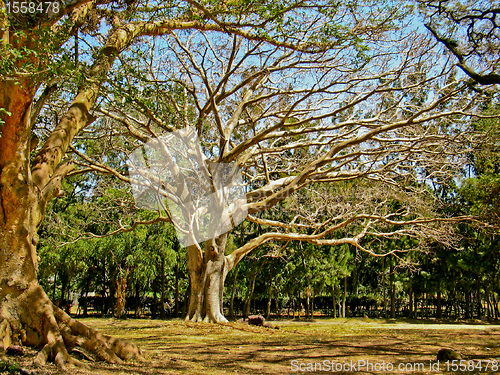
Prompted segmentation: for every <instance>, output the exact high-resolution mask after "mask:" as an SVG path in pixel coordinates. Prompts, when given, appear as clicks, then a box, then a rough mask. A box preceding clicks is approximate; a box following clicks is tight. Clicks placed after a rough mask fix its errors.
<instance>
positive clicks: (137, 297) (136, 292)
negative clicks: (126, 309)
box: [134, 280, 141, 318]
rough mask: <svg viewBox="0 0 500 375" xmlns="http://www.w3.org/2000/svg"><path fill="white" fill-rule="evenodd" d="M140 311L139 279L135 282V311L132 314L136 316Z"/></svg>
mask: <svg viewBox="0 0 500 375" xmlns="http://www.w3.org/2000/svg"><path fill="white" fill-rule="evenodd" d="M140 311H141V286H140V284H139V281H138V280H137V281H136V282H135V313H134V316H135V317H136V318H138V317H139V315H140Z"/></svg>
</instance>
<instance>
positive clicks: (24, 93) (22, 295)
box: [0, 80, 140, 368]
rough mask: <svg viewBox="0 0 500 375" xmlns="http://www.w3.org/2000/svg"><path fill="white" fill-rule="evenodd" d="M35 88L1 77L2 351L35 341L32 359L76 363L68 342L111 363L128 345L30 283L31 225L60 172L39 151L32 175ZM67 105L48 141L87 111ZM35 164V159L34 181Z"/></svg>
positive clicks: (33, 265) (130, 352)
mask: <svg viewBox="0 0 500 375" xmlns="http://www.w3.org/2000/svg"><path fill="white" fill-rule="evenodd" d="M36 89H37V87H33V86H32V84H31V82H29V81H23V82H19V81H14V80H12V81H8V80H7V81H6V80H4V81H3V82H2V84H1V85H0V108H4V109H5V110H6V111H8V112H9V113H10V115H7V114H5V113H3V112H0V119H1V120H2V122H3V124H2V125H1V126H0V132H1V137H0V342H1V343H2V347H3V349H4V350H6V349H7V348H8V347H9V346H11V345H31V346H37V347H40V348H42V349H41V350H40V352H39V353H38V355H37V357H36V359H35V361H36V363H38V364H39V365H43V364H45V363H46V362H47V361H48V360H52V361H54V362H55V363H56V364H57V365H58V366H60V367H61V368H66V367H67V366H68V365H82V363H81V362H80V361H78V360H76V359H74V358H72V357H71V356H70V354H69V352H70V351H71V350H72V348H74V347H76V346H82V347H84V348H85V349H87V350H89V351H92V352H93V353H94V354H96V356H97V357H98V358H99V359H103V360H106V361H109V362H114V363H120V362H121V359H127V358H132V357H140V351H139V350H138V349H137V348H136V347H135V346H133V345H128V346H127V345H126V344H125V343H124V342H122V341H120V340H116V339H112V338H110V337H108V336H104V335H100V334H98V333H97V332H96V331H95V330H93V329H90V328H88V327H86V326H85V325H83V324H81V323H79V322H77V321H75V320H74V319H72V318H71V317H70V316H69V315H67V314H66V313H65V312H64V311H62V310H61V309H60V308H58V307H57V306H55V305H54V304H53V303H52V302H51V301H50V299H49V297H48V296H47V294H46V293H45V292H44V290H43V289H42V287H41V286H40V285H39V283H38V280H37V270H38V256H37V254H36V245H37V242H38V235H37V228H38V226H39V224H40V223H41V221H42V219H43V215H44V213H45V206H46V204H47V202H48V201H49V200H50V199H52V198H53V197H55V196H57V194H58V193H59V184H60V179H62V177H61V176H63V175H64V174H65V173H64V171H62V169H64V167H63V166H62V165H59V160H60V159H57V157H54V158H53V159H51V160H52V161H47V160H45V159H44V160H41V159H43V157H41V158H40V159H39V160H38V164H36V163H34V164H35V167H34V170H33V175H32V171H31V168H30V150H31V148H30V145H31V121H30V117H31V113H30V108H31V104H32V100H33V97H34V94H35V91H36ZM75 105H76V104H73V105H72V106H71V108H70V110H69V112H68V114H67V115H66V116H65V117H64V119H63V121H62V122H61V123H60V124H59V125H58V126H57V127H56V130H55V131H54V132H53V134H56V136H55V138H52V140H51V141H50V142H49V141H47V143H49V144H50V145H49V146H53V147H55V148H58V147H60V148H64V145H63V146H61V142H62V143H64V140H61V134H66V133H64V132H65V129H66V128H65V127H68V128H69V127H71V125H72V124H74V123H76V122H78V121H81V120H82V116H83V121H87V117H86V115H87V114H86V113H83V112H82V111H81V107H78V106H75ZM66 130H68V131H69V129H66ZM52 141H53V142H54V143H51V142H52ZM57 142H59V143H57ZM47 143H46V145H47ZM41 154H42V153H41ZM39 155H40V154H39ZM44 155H45V154H44ZM45 162H47V163H49V164H50V163H54V162H55V163H56V165H55V166H54V169H56V168H57V169H56V171H52V172H53V173H49V172H48V171H47V168H45V167H46V163H45ZM42 164H43V165H42ZM63 164H64V163H63ZM37 165H38V166H40V165H42V166H41V167H40V169H39V170H38V172H37V178H36V181H35V168H36V166H37ZM58 165H59V167H58ZM44 166H45V167H44ZM60 167H61V168H62V169H60ZM49 171H50V168H49ZM57 171H59V172H57ZM59 173H60V174H59ZM66 173H67V172H66Z"/></svg>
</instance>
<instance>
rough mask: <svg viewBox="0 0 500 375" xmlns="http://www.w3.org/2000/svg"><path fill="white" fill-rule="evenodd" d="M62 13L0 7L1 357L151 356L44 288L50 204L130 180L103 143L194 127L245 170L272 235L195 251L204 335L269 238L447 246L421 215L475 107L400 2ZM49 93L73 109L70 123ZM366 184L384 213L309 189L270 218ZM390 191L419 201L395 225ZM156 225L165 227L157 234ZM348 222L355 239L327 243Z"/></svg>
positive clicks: (197, 306) (256, 214)
mask: <svg viewBox="0 0 500 375" xmlns="http://www.w3.org/2000/svg"><path fill="white" fill-rule="evenodd" d="M44 4H45V5H47V4H53V3H44ZM54 4H56V5H59V6H54V7H53V8H52V9H45V8H44V9H43V12H38V10H37V12H35V13H29V12H22V11H21V10H19V11H16V10H15V9H14V8H13V7H12V4H11V3H7V2H1V3H0V7H1V13H0V32H1V37H0V39H1V41H2V43H1V45H0V48H1V54H0V55H1V56H2V57H1V66H0V69H1V72H2V76H1V80H2V84H1V87H0V90H1V91H0V108H1V110H0V116H1V117H0V120H1V125H0V126H1V128H0V131H1V133H0V135H1V137H0V207H1V210H0V301H1V302H0V304H1V305H0V337H1V339H2V341H3V346H4V348H5V347H7V346H9V345H11V344H16V343H22V344H26V345H36V346H40V347H42V350H41V351H40V353H39V354H38V356H37V361H38V362H39V363H41V364H43V363H45V362H46V361H47V360H53V361H55V362H56V363H57V364H58V365H59V366H61V367H65V366H66V365H68V364H79V362H78V361H76V360H75V359H73V358H72V357H71V356H70V355H69V351H70V350H71V349H72V348H73V347H75V346H82V347H84V348H86V349H87V350H90V351H92V352H95V353H96V354H97V355H98V357H99V358H101V359H103V360H107V361H111V362H120V361H121V359H127V358H137V357H140V352H139V350H138V349H137V348H136V347H134V346H132V345H129V344H126V343H124V342H122V341H120V340H115V339H113V338H110V337H106V336H103V335H101V334H99V333H98V332H95V331H93V330H91V329H89V328H87V327H85V326H84V325H82V324H81V323H79V322H77V321H75V320H73V319H72V318H71V317H69V316H68V315H66V314H65V313H64V312H63V311H62V310H60V309H59V308H58V307H56V306H55V305H54V304H52V303H51V301H50V300H49V298H48V296H47V295H46V293H45V292H44V291H43V289H42V288H41V287H40V285H39V283H38V281H37V263H38V260H37V254H36V246H37V242H38V236H37V229H38V228H39V226H40V224H41V222H42V221H43V217H44V214H45V209H46V207H47V204H48V202H49V201H50V200H52V199H54V198H56V197H57V196H59V195H61V194H63V192H62V191H61V181H62V180H63V179H64V178H65V177H66V176H69V175H72V174H79V173H84V172H88V171H98V172H101V173H102V172H104V173H111V174H113V175H115V176H116V177H118V178H120V179H122V180H123V181H130V179H129V177H128V176H127V175H126V174H124V173H121V172H123V171H122V170H120V169H119V168H113V167H112V166H109V165H107V164H106V161H107V160H109V158H106V157H105V155H103V156H102V157H99V155H98V154H94V155H87V152H89V148H88V147H85V144H84V143H82V141H81V140H82V137H89V138H92V137H95V136H98V135H100V134H99V133H98V132H99V131H101V132H102V131H108V134H107V135H110V136H112V137H109V139H112V141H110V142H111V143H112V146H116V147H115V148H112V150H114V151H116V150H119V151H120V152H119V153H118V154H123V155H128V154H129V153H130V152H132V150H133V149H134V147H135V145H138V144H139V143H140V142H146V141H148V140H149V139H152V138H157V137H159V136H160V135H162V133H163V132H165V131H172V130H174V129H177V128H184V127H186V126H188V125H189V126H192V127H193V128H194V129H195V130H196V132H197V135H198V137H199V139H200V141H201V145H202V147H203V150H204V153H205V155H206V157H207V158H208V159H209V160H210V161H213V162H218V163H231V162H233V163H236V164H237V165H238V166H239V168H241V170H242V171H243V176H244V178H245V183H246V189H247V193H246V198H247V201H248V203H247V204H246V205H245V209H246V210H247V211H248V213H249V215H248V217H247V218H248V219H249V220H251V221H253V222H255V223H257V224H259V225H262V226H264V227H267V228H272V230H269V231H266V232H265V233H263V234H261V235H259V236H257V237H255V238H253V239H252V240H250V241H249V242H248V243H247V244H245V245H244V246H242V247H240V248H239V249H236V250H235V251H233V252H232V253H231V254H228V255H226V254H225V246H226V241H227V233H225V234H222V235H220V236H218V237H217V238H215V239H211V240H209V241H206V242H205V244H204V247H203V248H201V247H200V245H198V244H194V245H191V246H189V247H188V257H189V261H188V266H189V273H190V277H191V299H190V305H189V312H188V316H187V319H190V320H193V321H198V320H205V321H213V322H222V321H225V318H224V316H223V315H222V311H221V305H222V288H223V284H224V279H225V277H226V275H227V272H229V270H231V269H232V268H233V267H234V265H235V264H237V263H238V262H239V261H240V260H241V259H242V258H243V257H244V256H245V255H247V254H248V253H249V252H251V251H252V250H253V249H255V248H256V247H257V246H259V245H261V244H263V243H266V242H269V241H271V240H278V241H289V240H301V241H308V242H310V243H312V244H323V245H338V244H343V243H349V244H352V245H354V246H356V247H358V248H360V249H362V250H366V251H368V252H371V253H374V252H373V251H372V250H370V249H369V248H366V247H363V246H362V239H363V237H365V236H366V235H368V234H369V235H371V236H375V237H385V236H389V235H400V234H402V233H403V232H404V233H406V234H410V235H416V233H417V232H418V231H419V228H424V229H425V230H427V231H430V233H438V230H437V228H435V225H436V223H438V222H439V221H440V220H439V219H436V218H435V217H433V216H432V209H431V207H430V206H427V205H422V204H420V203H421V202H422V201H421V200H419V198H418V197H419V194H418V193H419V190H422V191H425V190H426V189H425V185H422V184H421V183H419V182H420V181H421V180H422V178H423V177H424V176H427V177H431V178H440V176H442V175H443V174H448V173H451V171H452V168H451V165H452V164H453V161H456V160H455V159H454V155H456V154H457V147H459V146H460V145H461V144H462V142H461V136H462V135H463V132H462V129H461V128H460V126H461V125H463V124H464V123H465V122H466V121H467V120H466V119H467V118H468V116H469V115H470V114H472V113H474V108H475V105H476V103H477V101H478V100H480V98H479V97H478V95H479V94H478V93H469V92H467V91H466V86H465V85H464V84H463V83H462V82H460V80H458V79H455V78H454V77H453V75H452V74H451V72H450V65H449V63H448V62H447V61H443V60H442V59H441V57H440V56H436V55H435V54H434V53H433V45H432V42H431V41H429V40H427V39H426V38H425V37H423V36H421V35H418V34H417V33H415V32H411V31H406V29H405V27H404V24H403V21H404V15H403V14H401V13H400V12H399V11H397V10H396V9H395V8H391V6H390V4H386V3H385V2H379V1H372V2H368V3H367V2H363V4H357V3H356V2H354V3H349V4H340V3H339V4H332V3H330V2H328V1H324V2H323V1H314V2H306V3H304V2H270V3H260V2H253V3H247V2H239V1H236V2H222V1H210V2H204V3H201V2H196V1H191V0H188V1H186V2H182V3H180V4H179V3H175V4H174V3H172V4H171V3H170V2H167V3H165V4H162V6H161V7H160V8H156V7H154V6H151V4H148V3H143V2H140V1H138V2H118V1H101V0H97V1H84V0H83V1H78V0H77V1H73V2H70V3H68V4H67V5H65V6H63V5H62V4H59V3H54ZM45 5H44V6H45ZM51 6H52V5H51ZM399 8H400V9H404V8H403V7H399ZM101 32H105V34H106V35H105V36H103V35H101V34H100V33H101ZM58 90H59V91H58ZM56 94H59V98H66V100H67V101H68V102H69V104H63V106H62V107H63V111H62V113H60V114H58V110H57V108H56V106H55V104H54V103H53V102H52V101H51V98H53V97H54V96H55V95H56ZM69 97H71V98H73V99H69ZM51 113H53V114H54V115H51ZM100 115H102V116H103V117H102V120H101V118H99V116H100ZM96 118H99V120H97V121H96ZM119 126H121V127H122V128H121V129H120V128H119ZM122 130H126V132H127V137H129V138H126V141H123V137H124V136H123V132H122ZM37 135H38V136H39V138H41V139H42V142H41V147H40V148H37V138H38V137H37ZM116 135H119V136H121V138H120V137H115V136H116ZM116 139H120V140H119V141H116V142H118V143H113V142H115V140H116ZM136 140H137V143H134V142H136ZM133 146H134V147H133ZM109 150H110V149H108V151H106V152H109ZM31 151H36V156H34V157H32V156H31V154H30V152H31ZM94 151H95V150H94ZM106 152H104V154H106ZM450 161H451V162H452V163H451V164H450ZM209 176H210V174H209ZM360 177H363V178H365V179H367V180H370V181H373V182H374V183H377V184H381V186H392V187H393V190H392V192H391V193H387V192H385V193H384V192H381V194H380V196H378V197H377V198H370V197H365V196H363V195H362V192H361V194H360V196H359V198H360V199H359V200H358V201H357V203H355V204H352V203H345V202H343V201H342V200H340V198H336V196H335V195H325V196H322V195H320V194H317V193H316V192H315V190H314V189H312V190H311V197H310V199H314V204H310V205H309V204H307V205H306V206H305V207H302V206H301V205H300V204H301V203H300V202H299V203H298V204H297V206H296V216H295V217H294V219H293V220H291V221H289V222H282V221H277V220H273V219H270V218H268V217H266V216H265V215H263V214H261V213H263V212H265V211H269V210H272V208H273V207H275V206H276V205H277V204H278V203H280V202H284V201H285V199H286V198H287V197H292V196H294V194H298V192H299V191H301V190H304V189H310V188H312V187H313V186H315V184H321V183H330V184H335V183H338V182H340V181H346V180H347V181H348V180H352V179H357V178H360ZM415 181H416V182H415ZM167 188H168V187H167ZM167 190H168V189H167ZM384 191H385V190H384ZM390 194H396V195H398V194H407V196H408V197H409V198H408V199H406V202H407V203H406V204H405V205H403V206H401V208H400V209H399V210H398V211H396V213H394V212H392V211H391V212H390V211H387V210H385V208H384V207H385V205H384V203H385V202H386V201H387V199H390V197H389V195H390ZM339 197H340V196H339ZM307 208H311V210H307ZM414 208H419V211H415V210H414ZM304 209H305V210H304ZM160 220H165V221H169V220H170V217H169V216H168V213H165V212H164V211H161V210H160V212H159V216H158V218H156V219H154V220H152V221H155V222H156V221H160ZM137 224H138V223H137V222H136V223H135V224H134V225H132V227H134V226H136V225H137ZM354 224H356V225H355V228H357V232H355V233H354V234H353V235H352V236H350V237H345V238H340V239H339V238H332V237H331V236H330V235H331V234H332V233H333V232H335V231H336V230H338V229H341V228H345V227H347V226H353V225H354ZM401 225H406V227H405V229H394V227H395V226H396V227H398V226H401ZM296 228H299V229H304V230H307V233H299V232H298V231H296ZM129 229H131V228H125V227H123V226H121V227H120V228H118V229H117V231H122V230H129Z"/></svg>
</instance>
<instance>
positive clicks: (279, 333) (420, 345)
mask: <svg viewBox="0 0 500 375" xmlns="http://www.w3.org/2000/svg"><path fill="white" fill-rule="evenodd" d="M82 322H83V323H84V324H87V325H89V326H92V327H93V328H96V329H98V330H100V331H102V332H103V333H106V334H110V335H113V336H116V337H119V338H122V339H126V340H129V341H131V342H133V343H135V344H137V345H139V346H140V347H141V348H142V349H143V350H146V352H147V358H148V360H147V362H145V363H127V364H125V365H110V364H105V363H100V362H97V363H90V362H89V364H90V369H91V370H90V371H87V370H77V369H75V370H74V371H73V372H72V373H74V374H82V375H89V374H92V375H104V374H106V375H119V374H127V375H128V374H137V375H140V374H214V375H215V374H217V375H218V374H289V373H297V372H293V371H291V370H292V368H291V361H292V360H298V361H299V363H318V362H323V361H325V360H328V361H334V362H335V363H337V362H340V363H347V362H350V361H351V360H352V361H353V362H357V361H358V360H365V361H369V362H370V363H373V364H374V363H382V362H383V361H385V363H392V364H393V365H394V367H395V368H397V366H398V365H399V364H400V363H424V364H425V371H423V372H422V371H408V373H436V372H435V371H434V372H431V371H429V370H428V365H429V361H435V360H436V354H437V352H438V350H439V349H440V348H443V347H451V348H453V349H455V350H458V351H459V352H461V353H462V355H463V357H464V359H466V360H475V361H476V362H477V361H478V360H483V361H485V360H493V359H497V360H498V361H500V347H499V345H500V326H498V325H494V324H478V323H476V324H450V323H448V324H437V323H435V322H421V321H419V322H407V321H404V320H398V321H393V322H387V321H385V320H382V319H381V320H370V319H329V320H318V321H315V322H305V321H281V322H272V324H276V325H278V326H279V328H280V329H279V330H275V329H269V328H264V327H254V326H248V325H245V324H242V323H229V324H224V325H217V324H203V323H186V322H184V321H182V320H168V321H161V320H146V319H144V320H135V319H129V320H117V319H82ZM34 354H35V351H31V350H30V351H29V353H28V355H27V356H25V357H23V358H21V359H16V358H9V360H17V362H19V363H20V364H21V365H22V366H24V367H27V368H28V369H30V370H35V371H36V374H40V375H46V374H62V372H60V371H59V370H57V369H56V368H55V367H54V366H47V367H45V368H42V369H35V368H34V367H32V365H31V364H30V361H31V360H32V356H33V355H34ZM441 369H442V370H445V366H444V365H441ZM488 372H489V373H490V371H488ZM309 373H315V372H309ZM316 373H320V372H316ZM344 373H352V372H344ZM357 373H358V374H365V373H373V372H371V371H370V372H363V371H359V370H358V372H357ZM376 373H377V374H380V373H382V372H376ZM394 373H399V372H398V371H395V372H394ZM438 373H446V371H441V372H438ZM458 373H460V372H454V374H458ZM465 373H468V374H470V373H479V371H478V370H477V371H473V372H465ZM482 373H485V371H484V370H483V372H482Z"/></svg>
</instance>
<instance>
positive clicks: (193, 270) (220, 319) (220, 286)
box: [185, 234, 229, 323]
mask: <svg viewBox="0 0 500 375" xmlns="http://www.w3.org/2000/svg"><path fill="white" fill-rule="evenodd" d="M226 241H227V234H223V235H222V236H220V237H218V238H216V239H213V240H209V241H206V242H205V244H204V246H205V251H204V252H203V253H201V251H200V250H201V249H199V248H198V247H197V246H189V247H188V271H189V278H190V282H191V284H190V285H191V292H190V296H189V308H188V312H187V315H186V318H185V320H187V321H192V322H201V321H203V322H212V323H224V322H227V319H226V318H225V317H224V314H223V312H222V302H223V293H224V281H225V279H226V275H227V273H228V272H229V264H228V261H227V259H226V256H225V254H224V250H225V248H226Z"/></svg>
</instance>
